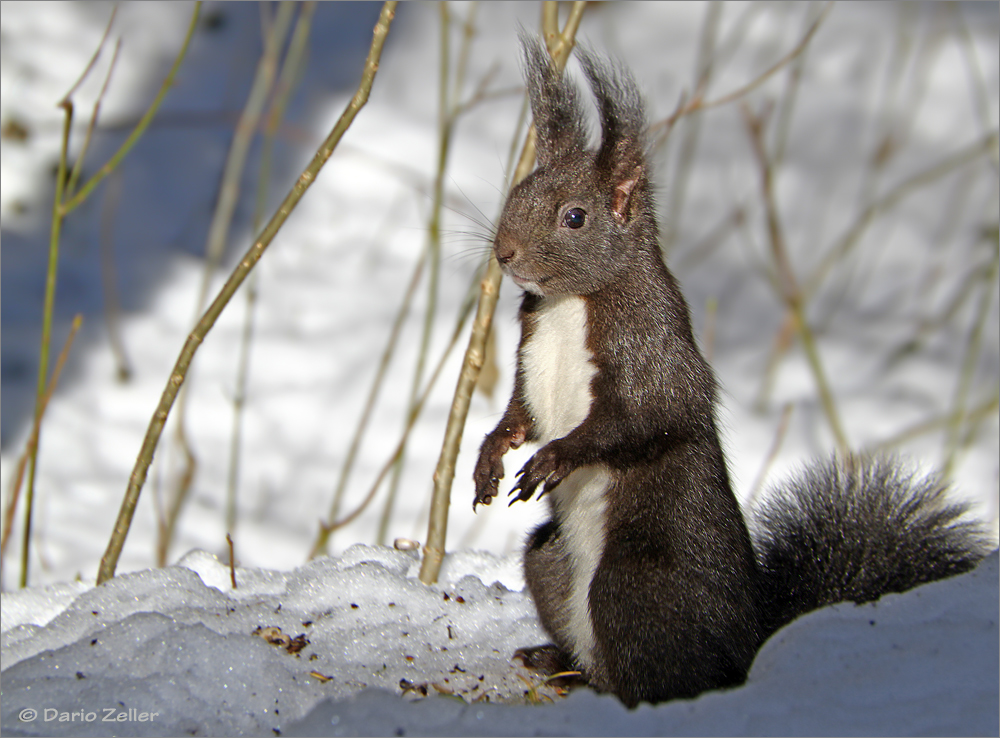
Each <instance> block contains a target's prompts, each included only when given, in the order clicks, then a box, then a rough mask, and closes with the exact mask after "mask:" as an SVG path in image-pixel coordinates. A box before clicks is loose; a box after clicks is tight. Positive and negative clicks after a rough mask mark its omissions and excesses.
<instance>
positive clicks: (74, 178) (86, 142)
mask: <svg viewBox="0 0 1000 738" xmlns="http://www.w3.org/2000/svg"><path fill="white" fill-rule="evenodd" d="M115 10H116V11H117V10H118V8H117V7H116V8H115ZM111 18H112V20H113V19H114V12H112V14H111ZM108 30H111V21H108ZM106 35H107V31H105V36H106ZM121 50H122V40H121V39H118V41H117V42H116V43H115V53H114V55H113V56H112V57H111V65H110V66H109V67H108V75H107V77H105V78H104V85H103V86H102V87H101V92H100V93H99V94H98V95H97V102H95V103H94V111H93V112H92V113H91V115H90V121H88V123H87V132H86V134H84V137H83V146H81V147H80V153H79V154H78V155H77V157H76V163H75V164H74V165H73V171H72V172H71V173H70V175H69V183H68V184H67V185H66V192H67V194H69V195H72V194H73V190H74V189H75V188H76V184H77V182H78V181H79V180H80V173H81V172H82V171H83V160H84V159H85V158H86V157H87V149H89V148H90V140H91V138H92V137H93V135H94V128H95V127H96V126H97V118H98V117H99V116H100V114H101V102H102V101H103V100H104V96H105V95H106V94H107V92H108V85H109V84H111V75H112V73H113V72H114V71H115V65H116V64H117V63H118V54H119V53H121Z"/></svg>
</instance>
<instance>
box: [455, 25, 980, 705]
mask: <svg viewBox="0 0 1000 738" xmlns="http://www.w3.org/2000/svg"><path fill="white" fill-rule="evenodd" d="M522 46H523V48H524V56H525V76H526V81H527V86H528V93H529V96H530V99H531V108H532V112H533V114H534V123H535V129H536V132H537V168H536V169H535V171H534V172H533V173H532V174H531V175H529V176H528V177H527V178H526V179H524V180H523V181H522V182H520V183H519V184H518V185H517V186H516V187H515V188H514V189H513V190H512V191H511V193H510V196H509V197H508V199H507V202H506V204H505V206H504V210H503V214H502V216H501V218H500V222H499V225H498V227H497V231H496V237H495V240H494V244H493V250H494V254H495V255H496V258H497V260H498V261H499V262H500V265H501V266H502V268H503V271H504V273H505V274H506V275H507V276H509V277H510V278H511V279H513V280H514V282H515V283H516V284H517V285H518V286H520V287H521V288H522V289H523V290H524V298H523V301H522V303H521V309H520V320H521V342H520V346H519V348H518V354H517V358H518V363H517V373H516V376H515V381H514V392H513V396H512V397H511V399H510V403H509V404H508V406H507V410H506V412H505V413H504V416H503V418H502V419H501V421H500V423H499V425H497V427H496V429H495V430H493V431H492V432H491V433H490V434H489V435H487V436H486V438H485V440H484V441H483V444H482V447H481V449H480V454H479V460H478V462H477V464H476V467H475V471H474V481H475V487H476V491H475V495H476V497H475V502H474V503H473V507H475V505H476V504H478V503H482V504H487V505H488V504H490V502H491V501H492V498H493V497H495V496H496V495H497V494H498V483H499V480H500V479H501V478H502V477H503V476H504V469H503V462H502V460H501V459H502V457H503V455H504V454H505V453H506V452H507V451H508V450H509V449H511V448H517V447H518V446H520V445H521V444H522V443H524V442H526V441H531V442H535V443H538V444H539V445H540V448H539V450H538V451H537V452H536V453H535V454H534V456H532V457H531V459H530V460H529V461H528V462H527V463H526V464H525V465H524V468H522V469H521V471H520V472H518V478H517V481H516V484H515V485H514V488H513V490H512V491H511V494H514V495H516V496H515V498H514V500H513V501H517V500H529V499H530V498H531V497H532V496H533V495H534V494H535V493H536V491H539V489H540V492H539V495H538V496H539V497H541V496H542V495H545V496H546V498H547V500H548V503H549V508H550V511H551V519H550V520H548V521H547V522H545V523H544V524H542V525H540V526H539V527H538V528H536V529H535V530H534V531H533V532H532V533H531V535H530V536H529V538H528V542H527V545H526V548H525V553H524V574H525V579H526V581H527V585H528V588H529V590H530V592H531V595H532V597H533V599H534V601H535V604H536V607H537V609H538V614H539V617H540V618H541V622H542V625H543V626H544V627H545V630H546V631H547V632H548V634H549V635H550V637H551V639H552V644H549V645H545V646H539V647H534V648H526V649H521V650H520V651H519V652H518V653H517V656H519V657H520V658H521V659H522V660H523V661H524V662H525V663H526V664H527V665H528V666H530V667H533V668H536V669H538V670H541V671H543V672H547V673H555V672H556V671H562V670H566V669H577V670H579V671H581V672H582V674H583V676H584V678H585V680H586V681H587V682H588V683H589V684H590V685H592V686H593V687H594V688H596V689H598V690H600V691H608V692H613V693H614V694H616V695H617V696H618V697H619V698H620V699H621V700H622V701H623V702H624V703H626V704H627V705H630V706H633V705H636V704H638V703H639V702H640V701H649V702H659V701H662V700H667V699H672V698H678V697H691V696H694V695H696V694H698V693H700V692H702V691H704V690H707V689H712V688H718V687H725V686H730V685H735V684H739V683H741V682H743V681H744V679H745V678H746V674H747V671H748V670H749V668H750V664H751V662H752V661H753V658H754V655H755V654H756V652H757V650H758V648H759V647H760V645H761V644H762V643H763V642H764V640H765V639H766V638H767V637H768V636H769V635H770V634H771V633H773V632H774V631H775V630H776V629H777V628H779V627H781V626H782V625H783V624H785V623H787V622H789V621H790V620H792V619H793V618H795V617H797V616H798V615H799V614H802V613H804V612H807V611H809V610H812V609H815V608H817V607H820V606H822V605H825V604H828V603H833V602H839V601H844V600H852V601H855V602H865V601H869V600H873V599H877V598H878V597H879V596H881V595H882V594H883V593H886V592H894V591H903V590H906V589H909V588H911V587H913V586H916V585H917V584H920V583H922V582H925V581H932V580H934V579H939V578H942V577H945V576H950V575H952V574H956V573H960V572H963V571H967V570H969V569H971V568H972V567H973V566H974V565H975V564H976V563H977V562H978V561H979V559H980V558H982V557H983V556H984V555H985V554H986V553H987V552H988V551H989V549H990V548H991V545H990V544H989V543H987V538H986V536H985V534H984V533H983V532H982V531H981V530H980V529H979V528H978V527H977V526H976V525H975V524H974V523H970V522H964V521H963V520H961V518H962V517H963V515H964V514H965V513H966V509H965V508H964V507H963V506H960V505H948V504H945V499H944V498H945V494H946V489H945V487H944V486H942V485H941V484H939V483H938V482H937V481H935V480H934V479H915V478H914V477H912V476H911V475H909V474H907V473H906V472H905V471H903V470H902V469H901V468H899V467H898V465H896V464H895V462H893V461H892V460H886V459H869V458H858V457H851V458H849V459H846V460H837V459H834V460H833V461H831V462H827V463H825V464H821V465H819V466H816V467H813V468H812V469H810V470H808V471H807V472H806V474H805V475H804V477H803V478H802V479H800V480H798V481H795V482H793V483H791V485H789V486H786V488H785V489H784V490H782V491H781V492H779V493H777V494H776V495H774V496H773V497H772V499H770V500H769V501H768V503H767V504H766V505H765V506H764V507H763V508H762V509H760V510H759V511H758V512H757V513H755V515H754V517H753V520H752V522H751V524H750V526H749V529H748V524H747V522H746V521H745V520H744V517H743V514H742V513H741V510H740V507H739V504H738V503H737V501H736V498H735V496H734V494H733V492H732V489H731V487H730V483H729V476H728V473H727V471H726V460H725V457H724V455H723V451H722V447H721V444H720V442H719V435H718V431H717V429H716V421H715V402H716V384H715V379H714V376H713V374H712V370H711V369H710V367H709V366H708V364H707V363H706V361H705V359H704V358H703V357H702V355H701V353H700V352H699V350H698V347H697V345H696V343H695V339H694V336H693V333H692V330H691V320H690V315H689V310H688V307H687V304H686V302H685V301H684V297H683V296H682V295H681V291H680V289H679V287H678V285H677V282H676V280H675V279H674V277H673V275H672V274H671V273H670V272H669V271H668V270H667V267H666V265H665V264H664V261H663V258H662V256H661V252H660V249H659V245H658V243H659V242H658V235H657V234H658V231H657V224H656V218H655V215H654V213H655V207H654V200H653V193H652V188H651V186H650V180H649V165H648V160H647V152H646V143H645V140H644V132H645V129H646V120H645V115H644V108H643V101H642V98H641V96H640V94H639V92H638V89H637V87H636V84H635V82H634V80H633V79H632V77H631V75H630V74H629V73H628V72H627V70H625V69H624V68H622V67H621V66H619V65H615V64H613V63H611V62H608V61H605V60H602V59H599V58H598V57H597V56H596V55H594V54H593V53H590V52H586V51H580V50H578V54H577V56H578V58H579V61H580V64H581V66H582V68H583V72H584V74H585V76H586V78H587V80H588V82H589V84H590V88H591V90H592V92H593V94H594V97H595V98H596V101H597V106H598V109H599V114H600V121H601V142H600V145H599V147H598V148H597V150H596V151H595V150H593V149H592V148H590V146H589V141H588V135H587V128H586V123H585V117H584V115H583V111H582V109H581V103H580V95H579V91H578V89H577V87H576V86H575V85H574V84H573V83H572V82H571V81H569V80H568V79H566V78H565V77H564V76H563V75H562V74H560V73H559V72H557V71H556V70H555V68H554V67H553V66H552V65H551V63H550V60H549V56H548V54H547V53H546V51H545V50H544V48H543V47H542V46H541V45H540V44H539V43H538V42H537V41H535V40H533V39H530V38H527V37H524V38H522ZM513 501H512V502H513ZM830 521H841V522H840V523H839V525H841V526H842V527H841V528H839V529H837V530H834V531H832V532H827V530H828V529H829V528H830ZM751 530H752V531H753V533H754V535H753V537H751V533H750V531H751Z"/></svg>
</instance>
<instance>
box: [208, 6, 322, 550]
mask: <svg viewBox="0 0 1000 738" xmlns="http://www.w3.org/2000/svg"><path fill="white" fill-rule="evenodd" d="M261 7H262V8H263V7H264V6H261ZM315 11H316V3H315V2H307V3H304V4H303V5H302V12H301V13H300V14H299V18H298V21H297V22H296V24H295V30H294V31H293V32H292V38H291V41H290V42H289V44H288V52H287V54H286V55H285V60H284V62H283V63H282V67H281V72H280V73H279V75H278V80H277V82H276V83H275V85H274V90H275V92H274V95H273V99H272V101H271V106H270V109H269V111H268V114H267V116H266V124H265V126H264V144H263V147H262V151H261V155H260V171H259V172H258V176H257V197H256V202H255V203H254V213H253V226H252V232H253V233H257V232H258V231H259V230H260V224H261V220H263V218H264V208H265V207H266V206H267V189H268V183H269V181H270V177H271V155H272V152H273V149H274V137H275V135H276V133H277V131H278V127H279V126H280V125H281V121H282V118H283V117H284V114H285V110H286V108H287V107H288V101H289V99H290V98H291V94H292V90H293V89H294V82H295V79H296V77H297V76H298V72H299V70H300V68H301V65H302V62H303V60H304V59H305V55H306V48H307V46H308V41H309V30H310V28H311V25H312V17H313V14H314V13H315ZM268 33H271V32H270V31H269V32H268ZM277 41H278V45H279V46H280V44H281V39H277ZM259 279H260V270H259V269H257V270H254V272H253V273H252V274H251V275H250V279H249V280H248V281H247V287H246V312H245V313H244V318H243V330H242V331H241V332H240V348H239V356H238V358H237V361H236V366H237V369H236V384H235V390H234V392H233V425H232V436H231V438H230V444H229V472H228V474H227V477H226V512H225V523H226V530H227V531H229V532H230V533H232V532H233V531H234V530H235V528H236V521H237V504H236V501H237V490H238V486H239V471H240V451H241V445H242V437H243V410H244V407H245V405H246V397H247V385H248V384H249V381H250V380H249V377H250V348H251V344H252V341H253V335H254V332H253V331H254V310H255V308H256V304H257V282H258V280H259Z"/></svg>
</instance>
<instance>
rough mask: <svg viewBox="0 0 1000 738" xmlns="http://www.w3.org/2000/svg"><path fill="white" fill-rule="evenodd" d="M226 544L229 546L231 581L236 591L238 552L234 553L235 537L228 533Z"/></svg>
mask: <svg viewBox="0 0 1000 738" xmlns="http://www.w3.org/2000/svg"><path fill="white" fill-rule="evenodd" d="M226 543H227V544H228V546H229V581H230V582H231V583H232V585H233V589H236V552H235V551H233V537H232V536H231V535H230V534H229V533H226Z"/></svg>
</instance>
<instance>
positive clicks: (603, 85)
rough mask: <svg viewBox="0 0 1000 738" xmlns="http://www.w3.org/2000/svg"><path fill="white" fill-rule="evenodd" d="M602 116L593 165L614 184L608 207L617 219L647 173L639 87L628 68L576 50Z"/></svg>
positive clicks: (624, 217) (623, 217) (624, 215)
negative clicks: (599, 142) (599, 138)
mask: <svg viewBox="0 0 1000 738" xmlns="http://www.w3.org/2000/svg"><path fill="white" fill-rule="evenodd" d="M577 56H578V58H579V60H580V65H581V66H582V67H583V71H584V73H585V74H586V75H587V80H588V81H589V82H590V88H591V90H593V92H594V97H595V98H596V99H597V106H598V108H599V110H600V116H601V148H600V149H599V150H598V152H597V160H596V167H597V170H598V171H599V172H603V173H604V174H605V175H606V176H607V177H609V178H610V181H611V182H612V183H613V185H614V192H613V193H612V196H611V207H612V210H613V211H614V213H615V215H616V216H617V217H618V219H619V220H621V221H625V220H627V217H628V206H629V202H630V200H631V197H632V192H633V190H634V189H635V186H636V184H638V183H639V182H640V181H641V180H642V178H643V177H644V176H645V174H646V136H645V133H646V113H645V106H644V104H643V101H642V95H640V94H639V88H638V87H637V86H636V84H635V80H634V79H632V76H631V75H630V74H629V72H628V70H627V69H625V68H624V67H622V66H620V65H616V64H613V63H611V62H608V61H606V60H602V59H600V58H599V57H597V56H596V55H595V54H593V53H592V52H591V51H589V50H586V49H582V48H578V54H577Z"/></svg>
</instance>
